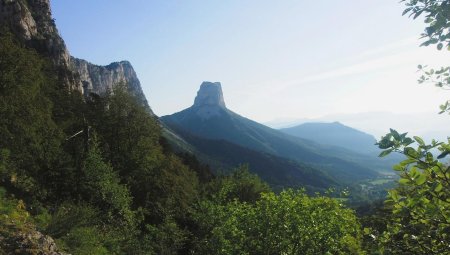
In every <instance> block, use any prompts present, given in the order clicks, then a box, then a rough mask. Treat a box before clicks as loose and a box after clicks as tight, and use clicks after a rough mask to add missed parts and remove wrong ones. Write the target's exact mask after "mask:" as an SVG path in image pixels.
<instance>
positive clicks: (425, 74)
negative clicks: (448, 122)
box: [418, 65, 450, 114]
mask: <svg viewBox="0 0 450 255" xmlns="http://www.w3.org/2000/svg"><path fill="white" fill-rule="evenodd" d="M418 68H419V71H420V72H422V75H421V76H420V78H419V80H418V82H419V83H420V84H422V83H432V84H434V85H435V86H436V87H438V88H442V89H445V90H449V89H450V66H448V67H441V68H439V69H437V70H434V69H429V70H426V69H425V68H426V66H422V65H419V66H418ZM444 112H448V113H449V114H450V100H449V101H447V102H445V103H444V104H442V105H441V106H440V112H439V113H440V114H442V113H444Z"/></svg>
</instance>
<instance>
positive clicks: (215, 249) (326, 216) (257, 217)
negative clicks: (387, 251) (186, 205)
mask: <svg viewBox="0 0 450 255" xmlns="http://www.w3.org/2000/svg"><path fill="white" fill-rule="evenodd" d="M200 212H201V213H200V214H199V215H198V221H199V224H200V226H201V228H202V229H203V231H204V235H205V236H204V237H203V238H202V239H200V240H198V243H197V247H196V252H197V253H198V254H361V253H362V251H361V250H360V230H359V224H358V222H357V219H356V217H355V215H354V214H353V212H352V211H351V210H349V209H344V208H343V207H342V205H340V204H339V202H338V201H336V200H334V199H331V198H326V197H315V198H311V197H308V196H307V195H305V194H304V193H303V191H293V190H287V191H283V192H281V193H280V194H279V195H276V194H274V193H264V194H263V195H262V196H261V199H260V200H258V201H257V202H256V203H255V204H249V203H246V202H240V201H238V200H234V201H231V202H229V203H227V204H225V205H224V204H220V203H219V204H218V203H215V202H211V201H204V202H203V203H202V204H201V209H200Z"/></svg>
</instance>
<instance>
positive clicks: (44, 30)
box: [0, 0, 150, 109]
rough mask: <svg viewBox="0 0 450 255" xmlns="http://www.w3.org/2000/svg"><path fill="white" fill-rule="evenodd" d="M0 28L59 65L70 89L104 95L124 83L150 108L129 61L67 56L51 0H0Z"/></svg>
mask: <svg viewBox="0 0 450 255" xmlns="http://www.w3.org/2000/svg"><path fill="white" fill-rule="evenodd" d="M1 27H7V28H9V30H10V31H11V32H13V33H14V34H15V35H16V37H17V38H18V39H19V40H20V41H22V42H23V43H24V44H26V45H27V46H29V47H32V48H34V49H36V50H37V51H38V52H39V53H40V54H42V55H44V56H47V57H49V58H50V59H51V60H52V61H53V62H54V64H55V65H56V66H57V67H58V72H59V73H58V74H59V77H60V79H61V81H62V82H63V83H64V85H65V86H67V87H68V88H69V89H71V90H78V91H79V92H81V93H83V94H85V95H88V94H89V93H96V94H99V95H104V94H105V92H106V91H109V90H111V88H112V87H113V86H114V85H115V84H117V83H119V82H124V83H126V84H127V86H129V90H130V91H131V92H132V93H133V94H134V95H136V96H137V98H138V99H139V101H141V103H142V104H144V105H145V106H146V107H148V108H149V109H150V107H149V106H148V104H147V100H146V99H145V96H144V93H143V92H142V88H141V84H140V82H139V80H138V78H137V75H136V73H135V71H134V70H133V67H132V66H131V64H130V63H129V62H127V61H122V62H115V63H112V64H110V65H107V66H98V65H94V64H91V63H89V62H87V61H85V60H82V59H77V58H74V57H71V56H70V54H69V51H68V49H67V47H66V45H65V43H64V40H63V39H62V38H61V36H60V35H59V33H58V30H57V28H56V25H55V22H54V20H53V18H52V14H51V9H50V0H0V28H1ZM85 89H86V91H84V90H85Z"/></svg>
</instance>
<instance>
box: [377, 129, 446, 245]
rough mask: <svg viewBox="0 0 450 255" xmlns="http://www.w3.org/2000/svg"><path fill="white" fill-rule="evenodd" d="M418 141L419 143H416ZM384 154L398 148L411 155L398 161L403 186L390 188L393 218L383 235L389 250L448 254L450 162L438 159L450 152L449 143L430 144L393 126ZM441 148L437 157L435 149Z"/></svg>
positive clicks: (383, 142)
mask: <svg viewBox="0 0 450 255" xmlns="http://www.w3.org/2000/svg"><path fill="white" fill-rule="evenodd" d="M413 143H417V144H418V146H417V147H413V146H412V144H413ZM378 144H379V147H380V148H381V149H384V151H383V153H382V154H381V156H383V155H387V154H389V153H391V152H398V153H401V154H403V155H405V156H407V159H406V160H404V161H402V162H400V163H399V164H397V165H395V166H394V167H393V168H394V170H396V171H398V172H399V173H400V176H401V178H400V180H399V187H398V188H396V189H393V190H391V191H389V195H388V200H387V201H386V202H387V203H388V204H390V205H391V206H392V214H393V215H392V221H391V222H390V223H389V224H388V229H387V231H386V232H384V233H383V235H382V236H381V237H380V241H381V243H382V245H383V247H382V248H381V249H382V250H384V251H386V252H394V253H398V252H407V253H414V254H444V253H445V252H447V251H448V247H449V246H450V235H449V233H450V182H449V180H450V166H448V165H446V164H444V163H443V162H441V161H439V160H438V159H442V158H444V157H446V156H447V155H448V154H449V153H450V140H449V141H448V142H447V143H443V142H441V143H438V142H436V141H434V140H433V141H432V142H431V144H426V143H425V142H424V141H423V139H421V138H420V137H413V138H410V137H407V134H406V133H405V134H399V133H398V132H396V131H395V130H391V132H390V133H389V134H387V135H386V136H384V137H383V138H382V139H381V141H380V142H379V143H378ZM435 149H438V150H439V151H440V155H439V156H437V158H436V157H435V156H434V155H433V154H432V152H431V151H432V150H435Z"/></svg>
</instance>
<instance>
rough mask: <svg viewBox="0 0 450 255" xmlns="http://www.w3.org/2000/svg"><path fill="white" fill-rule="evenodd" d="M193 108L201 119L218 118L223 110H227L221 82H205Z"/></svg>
mask: <svg viewBox="0 0 450 255" xmlns="http://www.w3.org/2000/svg"><path fill="white" fill-rule="evenodd" d="M191 108H192V109H193V110H194V111H195V112H196V114H197V115H198V116H199V117H200V118H201V119H209V118H211V117H213V116H218V115H220V113H221V112H222V111H223V110H226V106H225V100H224V98H223V93H222V85H221V84H220V82H209V81H204V82H203V83H202V84H201V85H200V89H199V90H198V92H197V96H196V97H195V100H194V105H193V106H192V107H191Z"/></svg>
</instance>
